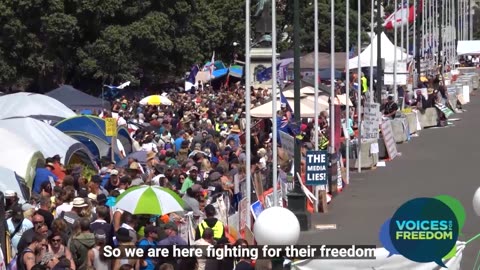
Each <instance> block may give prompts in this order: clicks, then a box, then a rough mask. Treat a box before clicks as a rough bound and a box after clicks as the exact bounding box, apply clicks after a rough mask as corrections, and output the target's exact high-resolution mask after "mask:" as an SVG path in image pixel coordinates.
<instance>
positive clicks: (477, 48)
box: [457, 40, 480, 55]
mask: <svg viewBox="0 0 480 270" xmlns="http://www.w3.org/2000/svg"><path fill="white" fill-rule="evenodd" d="M457 54H458V55H469V54H470V55H472V54H480V40H459V41H458V46H457Z"/></svg>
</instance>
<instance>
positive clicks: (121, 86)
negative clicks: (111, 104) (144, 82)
mask: <svg viewBox="0 0 480 270" xmlns="http://www.w3.org/2000/svg"><path fill="white" fill-rule="evenodd" d="M129 85H130V81H127V82H124V83H122V84H120V85H118V86H114V85H104V87H107V88H110V89H123V88H125V87H127V86H129Z"/></svg>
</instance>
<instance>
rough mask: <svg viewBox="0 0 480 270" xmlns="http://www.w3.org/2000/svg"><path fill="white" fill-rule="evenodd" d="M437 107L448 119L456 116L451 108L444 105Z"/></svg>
mask: <svg viewBox="0 0 480 270" xmlns="http://www.w3.org/2000/svg"><path fill="white" fill-rule="evenodd" d="M435 107H437V109H439V110H440V111H441V112H442V113H443V114H444V115H445V117H446V118H449V117H450V116H452V115H453V114H454V112H453V111H452V110H450V108H448V107H447V106H445V105H443V104H438V103H437V104H435Z"/></svg>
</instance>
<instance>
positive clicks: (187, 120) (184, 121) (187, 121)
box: [180, 115, 192, 124]
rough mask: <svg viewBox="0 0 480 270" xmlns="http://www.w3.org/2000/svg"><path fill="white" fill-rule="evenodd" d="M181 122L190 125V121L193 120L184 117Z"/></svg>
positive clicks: (186, 116)
mask: <svg viewBox="0 0 480 270" xmlns="http://www.w3.org/2000/svg"><path fill="white" fill-rule="evenodd" d="M180 121H182V123H184V124H187V123H190V121H192V119H190V116H188V115H184V116H183V118H182V120H180Z"/></svg>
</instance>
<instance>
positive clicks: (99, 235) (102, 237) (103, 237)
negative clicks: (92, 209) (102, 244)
mask: <svg viewBox="0 0 480 270" xmlns="http://www.w3.org/2000/svg"><path fill="white" fill-rule="evenodd" d="M95 239H97V240H106V239H107V234H106V233H105V231H104V230H102V229H98V230H96V231H95Z"/></svg>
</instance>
